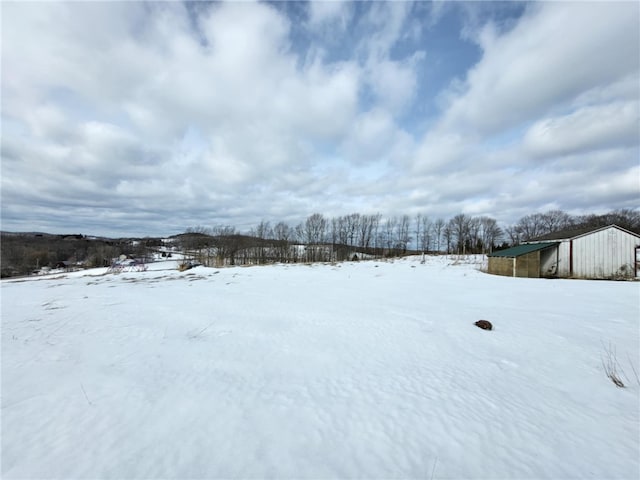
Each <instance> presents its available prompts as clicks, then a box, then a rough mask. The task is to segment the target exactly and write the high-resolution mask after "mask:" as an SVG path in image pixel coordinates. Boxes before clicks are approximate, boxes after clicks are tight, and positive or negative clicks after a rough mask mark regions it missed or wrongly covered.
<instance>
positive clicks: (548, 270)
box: [540, 247, 559, 277]
mask: <svg viewBox="0 0 640 480" xmlns="http://www.w3.org/2000/svg"><path fill="white" fill-rule="evenodd" d="M558 259H559V256H558V249H557V248H553V247H551V248H545V249H544V250H540V275H541V276H543V277H555V276H557V275H558Z"/></svg>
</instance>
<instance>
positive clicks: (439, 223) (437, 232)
mask: <svg viewBox="0 0 640 480" xmlns="http://www.w3.org/2000/svg"><path fill="white" fill-rule="evenodd" d="M445 225H446V222H445V221H444V219H443V218H438V219H436V221H435V222H433V235H434V239H435V242H436V250H437V251H438V252H439V251H440V240H441V239H442V234H443V230H444V227H445Z"/></svg>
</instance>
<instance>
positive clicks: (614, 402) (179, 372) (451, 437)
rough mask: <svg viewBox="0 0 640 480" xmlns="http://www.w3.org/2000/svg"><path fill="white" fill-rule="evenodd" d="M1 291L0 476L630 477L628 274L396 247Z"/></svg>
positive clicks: (631, 291)
mask: <svg viewBox="0 0 640 480" xmlns="http://www.w3.org/2000/svg"><path fill="white" fill-rule="evenodd" d="M1 293H2V477H3V478H43V477H47V478H127V479H138V478H140V479H142V478H240V477H242V478H278V479H280V478H354V477H358V478H434V479H437V478H477V479H480V478H597V479H601V478H638V476H639V475H640V460H639V458H640V457H639V455H638V454H639V452H640V444H639V438H640V426H639V425H640V413H639V405H640V384H639V383H640V382H639V381H638V380H637V376H636V375H635V374H634V373H635V372H640V358H639V353H638V352H640V339H639V335H638V333H639V322H640V283H638V282H610V281H577V280H576V281H572V280H545V279H521V278H507V277H498V276H492V275H487V274H485V273H482V272H481V271H479V269H478V264H477V263H467V262H466V261H465V260H464V259H463V260H462V261H461V260H460V259H456V258H448V257H428V258H427V261H426V262H425V263H424V264H422V263H421V262H420V258H419V257H409V258H407V259H402V260H396V261H392V262H391V261H390V262H384V261H367V262H354V263H343V264H331V265H330V264H318V265H315V264H314V265H274V266H268V267H252V268H247V267H236V268H224V269H213V268H205V267H196V268H194V269H191V270H188V271H185V272H178V271H177V270H176V262H163V263H154V264H150V265H149V268H148V270H147V271H144V272H123V273H121V274H119V275H114V274H106V269H97V270H92V271H85V272H74V273H69V274H65V275H57V276H53V277H40V278H37V279H22V280H5V281H2V282H1ZM479 319H486V320H489V321H491V322H492V323H493V325H494V330H492V331H484V330H481V329H479V328H477V327H475V326H474V322H475V321H477V320H479ZM614 350H615V352H614ZM614 353H615V359H616V360H617V362H618V369H619V373H620V375H621V376H622V379H623V381H624V383H625V384H626V388H617V387H616V386H615V385H614V384H613V383H612V382H611V381H610V379H608V378H607V376H606V374H605V371H604V369H603V360H604V361H605V364H606V362H607V360H611V359H612V357H613V355H614ZM634 370H635V372H634Z"/></svg>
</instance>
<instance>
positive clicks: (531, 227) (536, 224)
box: [516, 213, 548, 241]
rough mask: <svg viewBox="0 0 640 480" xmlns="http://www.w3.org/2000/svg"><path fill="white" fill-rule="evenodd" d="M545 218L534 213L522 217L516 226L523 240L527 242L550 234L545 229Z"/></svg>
mask: <svg viewBox="0 0 640 480" xmlns="http://www.w3.org/2000/svg"><path fill="white" fill-rule="evenodd" d="M544 225H545V223H544V217H543V215H542V214H541V213H534V214H532V215H526V216H524V217H522V218H521V219H520V220H519V221H518V223H517V224H516V228H517V229H518V233H519V236H520V239H521V240H524V241H527V240H531V239H532V238H536V237H539V236H540V235H544V234H545V233H548V232H547V230H546V228H545V226H544Z"/></svg>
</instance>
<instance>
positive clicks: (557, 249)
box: [489, 225, 640, 279]
mask: <svg viewBox="0 0 640 480" xmlns="http://www.w3.org/2000/svg"><path fill="white" fill-rule="evenodd" d="M489 273H494V274H496V275H508V276H514V277H534V278H537V277H563V278H605V279H606V278H610V279H614V278H634V277H635V278H638V277H640V235H639V234H637V233H634V232H630V231H629V230H625V229H624V228H621V227H618V226H617V225H608V226H606V227H600V228H588V229H580V230H563V231H560V232H555V233H551V234H549V235H544V236H542V237H538V238H536V239H535V240H532V241H529V242H527V243H525V244H522V245H518V246H517V247H513V248H509V249H506V250H501V251H497V252H494V253H492V254H491V255H489Z"/></svg>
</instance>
